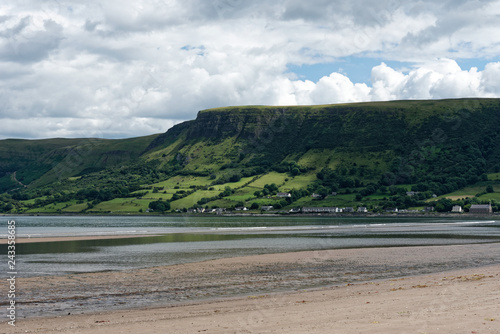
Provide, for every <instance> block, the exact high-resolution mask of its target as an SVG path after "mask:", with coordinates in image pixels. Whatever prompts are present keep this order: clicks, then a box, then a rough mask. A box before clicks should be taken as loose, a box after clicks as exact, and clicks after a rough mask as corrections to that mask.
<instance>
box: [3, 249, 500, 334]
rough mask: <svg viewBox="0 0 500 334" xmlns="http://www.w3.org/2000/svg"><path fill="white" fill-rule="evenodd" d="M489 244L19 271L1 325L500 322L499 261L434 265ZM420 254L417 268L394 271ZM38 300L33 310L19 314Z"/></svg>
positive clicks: (418, 327)
mask: <svg viewBox="0 0 500 334" xmlns="http://www.w3.org/2000/svg"><path fill="white" fill-rule="evenodd" d="M498 247H499V244H496V243H495V244H483V245H462V246H437V247H401V248H374V249H344V250H331V251H307V252H297V253H282V254H267V255H257V256H248V257H235V258H227V259H219V260H212V261H205V262H200V263H187V264H182V265H174V266H164V267H155V268H145V269H140V270H131V271H124V272H105V273H88V274H76V275H67V276H51V277H44V278H43V279H40V278H36V277H35V278H24V279H20V280H19V283H18V286H19V290H20V292H21V293H22V294H23V295H24V297H22V298H20V300H19V315H20V316H19V318H18V319H17V322H16V327H11V326H8V325H7V323H6V322H4V323H2V327H3V328H2V329H1V330H0V332H4V331H7V332H12V333H47V332H54V331H55V332H62V333H106V334H109V333H161V332H165V333H500V281H499V278H500V265H489V266H477V267H475V268H470V269H463V270H453V271H442V270H439V269H440V268H443V267H442V264H443V263H445V262H446V263H447V262H453V261H455V260H456V259H457V258H459V257H460V258H463V257H465V254H468V256H470V260H471V261H479V259H480V258H483V257H484V256H485V253H490V255H491V256H493V257H495V256H497V255H496V254H498ZM419 265H420V266H421V267H422V268H420V269H418V268H417V269H418V271H421V272H422V273H423V274H421V275H413V276H410V277H402V276H406V275H405V272H404V270H408V269H409V268H410V267H415V266H419ZM432 266H435V268H428V267H432ZM360 268H364V270H360ZM402 268H403V269H404V270H402ZM426 270H428V271H429V272H427V273H425V271H426ZM339 277H340V279H339ZM370 277H377V279H374V278H372V279H370V280H367V278H370ZM381 278H382V279H381ZM138 301H143V303H142V304H141V303H140V302H138ZM57 303H59V304H57ZM99 303H100V304H99ZM56 304H57V305H58V307H59V308H61V309H59V311H60V312H59V313H58V315H57V316H54V315H52V316H50V315H51V312H50V308H51V307H52V308H54V305H56ZM117 304H122V305H121V306H120V305H118V306H116V305H117ZM99 305H100V306H99ZM129 305H133V306H129ZM138 305H139V306H138ZM30 307H32V308H30ZM37 307H38V308H39V307H42V308H43V311H45V312H42V313H38V314H43V315H44V316H43V317H39V316H33V314H30V312H35V310H37ZM120 307H121V308H129V309H128V310H123V309H122V310H120V309H119V308H120ZM38 312H39V310H38ZM63 312H64V314H63ZM52 314H53V313H52ZM24 317H26V319H23V318H24Z"/></svg>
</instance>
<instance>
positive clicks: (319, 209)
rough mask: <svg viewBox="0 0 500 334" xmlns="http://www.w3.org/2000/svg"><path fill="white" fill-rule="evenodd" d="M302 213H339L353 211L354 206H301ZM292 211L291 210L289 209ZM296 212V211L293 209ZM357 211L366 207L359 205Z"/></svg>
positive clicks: (363, 210) (361, 210)
mask: <svg viewBox="0 0 500 334" xmlns="http://www.w3.org/2000/svg"><path fill="white" fill-rule="evenodd" d="M300 211H301V212H302V213H340V212H355V210H354V208H352V207H346V208H338V207H328V206H325V207H303V208H302V209H301V210H300ZM291 212H292V211H291ZM294 212H297V211H294ZM357 212H363V213H365V212H368V209H367V208H366V207H364V206H360V207H359V208H358V209H357Z"/></svg>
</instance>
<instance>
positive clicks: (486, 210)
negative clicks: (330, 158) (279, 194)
mask: <svg viewBox="0 0 500 334" xmlns="http://www.w3.org/2000/svg"><path fill="white" fill-rule="evenodd" d="M260 209H261V210H262V211H270V210H273V209H274V207H273V206H272V205H263V206H261V208H260ZM234 210H235V211H248V208H247V207H236V208H235V209H234ZM150 211H151V212H152V210H150V209H148V210H147V211H146V212H150ZM177 211H178V212H180V210H177ZM385 211H386V212H387V213H405V212H417V211H415V210H414V211H407V210H398V208H389V209H386V210H385ZM422 211H424V212H431V211H434V207H426V208H425V209H424V210H422ZM187 212H188V213H215V214H223V213H225V212H226V208H216V209H205V208H197V209H188V211H187ZM289 212H290V213H342V212H347V213H353V212H359V213H367V212H368V209H367V208H366V207H364V206H360V207H358V208H357V209H356V210H355V209H354V208H353V207H345V208H339V207H328V206H325V207H303V208H294V209H291V210H290V211H289ZM451 212H453V213H462V212H464V210H463V208H462V207H461V206H459V205H455V206H453V208H452V210H451ZM492 212H493V209H492V207H491V204H472V205H471V207H470V209H469V213H472V214H490V213H492Z"/></svg>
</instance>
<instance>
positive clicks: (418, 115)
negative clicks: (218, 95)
mask: <svg viewBox="0 0 500 334" xmlns="http://www.w3.org/2000/svg"><path fill="white" fill-rule="evenodd" d="M499 125H500V100H496V99H465V100H439V101H394V102H375V103H359V104H345V105H325V106H300V107H299V106H293V107H261V106H255V107H228V108H218V109H211V110H204V111H200V112H199V113H198V117H197V118H196V120H194V121H189V122H186V123H183V124H180V125H177V126H175V127H173V128H172V129H170V130H169V131H168V132H167V133H165V134H164V135H161V136H160V137H159V138H158V139H157V141H156V142H155V143H154V145H153V146H160V145H168V143H171V142H172V141H173V140H175V139H176V138H179V137H183V138H184V139H185V144H187V143H193V142H199V141H205V140H206V141H209V142H214V143H216V142H218V141H221V140H224V139H226V138H231V137H232V138H235V140H236V141H237V142H238V143H240V144H241V145H242V146H244V147H245V148H246V151H256V152H261V153H263V154H271V153H272V154H273V155H276V156H279V157H283V156H284V155H287V154H290V153H294V152H304V151H307V150H309V149H312V148H319V149H323V148H327V149H342V150H349V151H364V152H366V151H370V152H377V151H384V150H388V149H390V150H395V151H398V152H405V151H408V150H410V151H412V150H414V149H415V148H416V147H417V148H420V147H422V146H426V147H427V146H429V147H433V146H443V145H444V146H446V145H448V144H452V143H454V142H456V141H457V140H458V141H464V138H463V135H464V134H468V135H469V136H470V138H469V141H470V142H473V143H476V144H477V145H480V144H481V143H483V144H484V138H482V137H484V136H485V135H487V136H489V138H490V139H488V140H487V141H489V145H490V150H492V149H494V147H496V146H497V144H496V143H494V140H495V138H496V136H497V135H498V131H497V130H498V128H499ZM493 146H494V147H493Z"/></svg>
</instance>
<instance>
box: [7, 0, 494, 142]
mask: <svg viewBox="0 0 500 334" xmlns="http://www.w3.org/2000/svg"><path fill="white" fill-rule="evenodd" d="M498 4H499V1H474V2H472V1H462V2H456V1H451V0H447V1H444V2H435V1H431V0H422V1H419V2H415V1H409V0H396V1H394V0H382V1H378V2H373V1H371V0H370V1H369V0H355V1H350V2H346V1H341V0H335V1H331V0H328V1H327V0H311V1H309V2H307V3H305V2H303V1H299V0H279V1H273V2H269V1H264V0H255V1H243V0H215V1H204V0H183V1H180V0H144V1H141V2H137V1H132V0H124V1H113V0H110V1H105V2H102V1H95V0H90V1H86V2H85V3H82V2H80V1H72V0H57V1H56V0H48V1H42V2H41V1H35V0H27V1H22V2H12V1H11V2H9V1H8V2H7V3H4V4H1V5H0V122H2V125H3V124H9V126H10V127H11V128H12V127H16V129H10V130H9V131H3V132H2V134H0V137H9V136H18V137H27V138H40V137H53V136H69V137H80V136H86V133H87V134H88V135H89V136H91V135H94V134H96V133H101V134H102V136H104V137H120V136H124V137H128V136H136V135H145V134H149V133H151V132H161V131H165V130H167V127H169V126H171V125H173V124H174V123H178V122H179V121H181V120H187V119H192V118H194V117H195V115H196V113H197V111H198V110H200V109H206V108H211V107H218V106H226V105H241V104H274V105H276V104H316V103H336V102H354V101H369V100H387V99H406V98H412V99H419V98H444V97H464V96H499V95H500V81H499V80H498V79H497V78H500V76H499V75H498V74H500V73H499V72H500V65H499V63H495V62H494V61H493V60H492V62H491V63H490V64H488V65H487V66H486V68H485V69H484V70H482V71H479V70H476V69H461V68H460V67H459V66H458V65H457V63H456V62H455V61H454V60H452V59H458V58H474V57H478V56H482V57H490V58H491V59H495V57H497V56H498V55H499V53H500V37H499V36H500V34H499V32H500V31H499V30H500V28H498V24H497V23H496V22H497V15H498V14H500V9H499V8H500V6H499V5H498ZM342 57H357V58H359V59H362V58H363V57H374V58H377V59H383V60H384V61H386V63H389V61H391V60H396V61H405V62H407V63H411V64H413V65H414V66H413V67H412V68H411V69H410V70H409V71H405V72H402V71H401V70H399V69H395V68H391V67H390V66H387V65H386V64H384V63H382V64H380V65H378V66H375V67H374V68H373V69H372V73H371V75H372V76H371V83H369V82H367V83H363V82H362V83H358V82H353V80H352V79H351V78H349V77H348V76H347V75H346V74H341V73H336V72H333V73H324V74H323V77H322V78H321V79H319V80H318V81H317V82H312V81H310V80H297V79H295V78H293V75H292V74H290V73H287V72H288V70H287V68H288V67H287V65H290V64H294V65H299V66H300V65H304V64H305V65H307V64H316V63H326V62H333V61H335V60H338V59H339V58H342ZM437 58H439V60H435V59H437ZM78 124H80V125H82V126H81V127H79V126H78ZM83 125H84V126H83Z"/></svg>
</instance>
